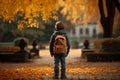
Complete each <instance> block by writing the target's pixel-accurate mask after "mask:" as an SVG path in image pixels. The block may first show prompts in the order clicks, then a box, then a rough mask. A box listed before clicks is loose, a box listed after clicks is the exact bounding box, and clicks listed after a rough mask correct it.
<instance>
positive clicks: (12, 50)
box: [0, 46, 29, 62]
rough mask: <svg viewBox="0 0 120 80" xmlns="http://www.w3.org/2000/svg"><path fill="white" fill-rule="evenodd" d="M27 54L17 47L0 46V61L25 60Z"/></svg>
mask: <svg viewBox="0 0 120 80" xmlns="http://www.w3.org/2000/svg"><path fill="white" fill-rule="evenodd" d="M28 57H29V55H28V54H25V52H22V53H21V52H20V49H19V47H14V46H12V47H0V61H2V62H27V61H28Z"/></svg>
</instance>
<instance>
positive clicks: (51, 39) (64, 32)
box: [49, 29, 70, 55]
mask: <svg viewBox="0 0 120 80" xmlns="http://www.w3.org/2000/svg"><path fill="white" fill-rule="evenodd" d="M56 34H64V35H65V37H66V40H67V46H68V48H67V53H66V55H68V54H69V50H70V42H69V39H68V36H67V33H66V31H65V30H64V29H62V30H55V31H54V33H53V34H52V36H51V38H50V42H49V44H50V45H49V50H50V54H51V55H54V54H53V45H54V40H55V37H56ZM55 55H64V54H55Z"/></svg>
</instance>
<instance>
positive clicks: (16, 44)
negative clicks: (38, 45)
mask: <svg viewBox="0 0 120 80" xmlns="http://www.w3.org/2000/svg"><path fill="white" fill-rule="evenodd" d="M21 39H24V41H25V42H26V43H27V45H28V43H29V40H28V39H27V38H25V37H18V38H15V39H14V41H13V42H14V45H15V46H18V44H19V42H20V40H21ZM27 45H26V46H27Z"/></svg>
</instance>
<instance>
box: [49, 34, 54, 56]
mask: <svg viewBox="0 0 120 80" xmlns="http://www.w3.org/2000/svg"><path fill="white" fill-rule="evenodd" d="M54 39H55V35H52V36H51V38H50V42H49V51H50V54H51V55H53V45H54Z"/></svg>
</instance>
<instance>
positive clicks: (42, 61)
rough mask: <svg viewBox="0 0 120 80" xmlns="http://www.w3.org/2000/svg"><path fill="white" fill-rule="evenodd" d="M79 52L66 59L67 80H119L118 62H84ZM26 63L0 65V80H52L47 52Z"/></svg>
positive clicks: (50, 58)
mask: <svg viewBox="0 0 120 80" xmlns="http://www.w3.org/2000/svg"><path fill="white" fill-rule="evenodd" d="M80 55H81V50H80V49H72V50H71V51H70V54H69V56H68V57H67V71H66V73H67V77H68V78H67V80H120V62H85V61H84V60H83V59H81V58H80ZM40 56H41V58H36V59H33V60H31V62H28V63H0V80H52V76H53V66H54V65H53V58H52V57H50V54H49V51H48V50H41V51H40Z"/></svg>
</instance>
